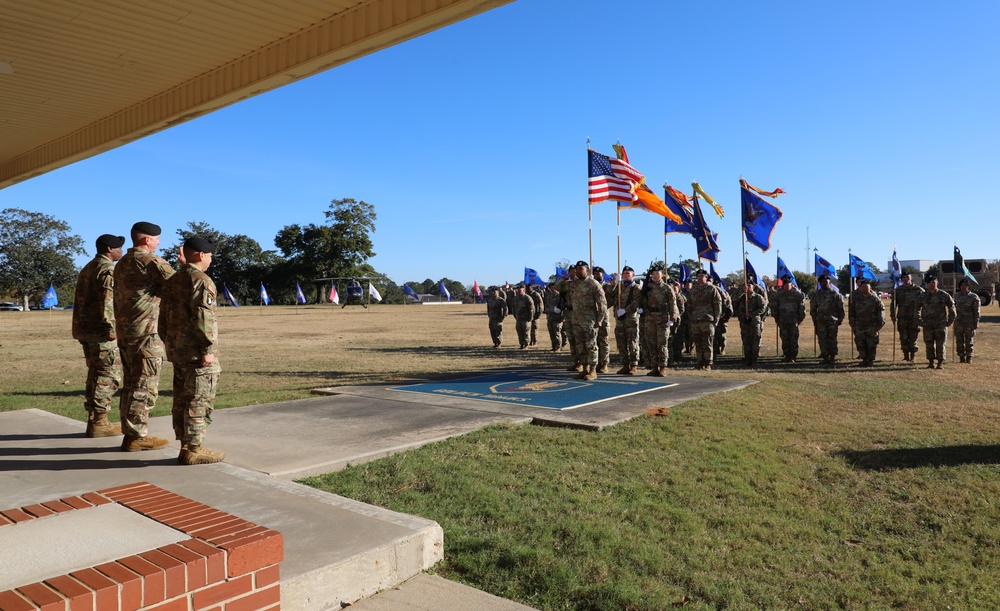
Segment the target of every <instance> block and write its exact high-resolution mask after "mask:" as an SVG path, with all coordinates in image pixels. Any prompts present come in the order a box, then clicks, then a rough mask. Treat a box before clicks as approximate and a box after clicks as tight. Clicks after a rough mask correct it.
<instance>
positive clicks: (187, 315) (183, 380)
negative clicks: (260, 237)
mask: <svg viewBox="0 0 1000 611" xmlns="http://www.w3.org/2000/svg"><path fill="white" fill-rule="evenodd" d="M214 250H215V244H213V243H212V242H209V241H208V240H206V239H204V238H201V237H197V236H193V237H190V238H188V239H187V240H185V241H184V246H183V252H184V256H183V259H184V260H185V261H186V263H184V264H183V265H182V266H181V269H180V271H179V272H177V273H176V274H174V275H173V276H171V277H170V279H168V280H167V282H166V283H165V284H164V285H163V303H162V307H161V308H160V320H159V330H160V331H161V332H162V333H163V344H164V348H165V349H166V353H167V359H169V360H170V362H171V363H173V365H174V404H173V409H172V410H171V413H172V416H173V424H174V434H175V435H176V437H177V439H178V440H179V441H180V442H181V453H180V455H179V456H178V457H177V462H179V463H180V464H182V465H207V464H211V463H216V462H221V461H222V460H223V459H224V458H225V457H226V455H225V454H223V453H222V452H213V451H212V450H210V449H208V448H206V447H205V445H204V441H205V430H206V429H207V428H208V425H210V424H212V411H213V410H214V408H215V392H216V389H218V387H219V374H220V373H221V372H222V365H221V364H220V363H219V324H218V321H217V320H216V317H215V304H216V289H215V283H214V282H213V281H212V279H211V278H209V277H208V274H206V273H205V271H206V270H208V268H209V266H210V265H211V264H212V252H213V251H214Z"/></svg>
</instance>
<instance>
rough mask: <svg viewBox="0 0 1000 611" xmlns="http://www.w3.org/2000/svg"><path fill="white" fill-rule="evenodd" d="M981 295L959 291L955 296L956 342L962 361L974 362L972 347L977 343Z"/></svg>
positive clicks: (959, 357)
mask: <svg viewBox="0 0 1000 611" xmlns="http://www.w3.org/2000/svg"><path fill="white" fill-rule="evenodd" d="M981 305H982V304H981V302H980V301H979V295H977V294H975V293H973V292H971V291H970V292H969V294H967V295H966V294H964V293H962V292H961V291H959V293H958V295H956V296H955V343H956V345H957V346H958V359H959V361H960V362H962V363H971V362H972V348H973V346H974V345H975V343H976V329H978V328H979V310H980V306H981Z"/></svg>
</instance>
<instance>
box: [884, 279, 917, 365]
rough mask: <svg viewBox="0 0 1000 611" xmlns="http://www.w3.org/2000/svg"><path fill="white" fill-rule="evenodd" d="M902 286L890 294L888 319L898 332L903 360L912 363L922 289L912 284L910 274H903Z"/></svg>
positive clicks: (915, 345) (915, 348) (915, 349)
mask: <svg viewBox="0 0 1000 611" xmlns="http://www.w3.org/2000/svg"><path fill="white" fill-rule="evenodd" d="M900 279H901V280H902V281H903V284H901V285H899V286H898V287H896V289H895V290H894V291H893V292H892V301H890V302H889V317H890V318H891V319H892V322H894V323H896V325H897V329H898V330H899V347H900V348H901V349H902V350H903V360H904V361H912V360H913V357H914V356H916V354H917V336H918V335H920V320H919V317H918V316H917V310H918V309H919V304H920V298H921V295H923V294H924V289H922V288H920V287H919V286H917V285H916V284H913V277H912V276H911V275H910V272H903V273H902V276H900Z"/></svg>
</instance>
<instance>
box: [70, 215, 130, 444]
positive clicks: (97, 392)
mask: <svg viewBox="0 0 1000 611" xmlns="http://www.w3.org/2000/svg"><path fill="white" fill-rule="evenodd" d="M124 244H125V238H124V237H123V236H115V235H111V234H107V233H106V234H104V235H102V236H101V237H99V238H97V254H96V255H95V256H94V258H93V259H91V261H90V262H89V263H87V264H86V265H85V266H84V267H83V269H82V270H81V271H80V276H79V277H78V278H77V281H76V297H75V298H74V300H73V338H74V339H76V340H77V341H79V342H80V345H81V346H82V347H83V356H84V358H85V359H86V362H87V386H86V391H85V392H84V400H83V407H84V408H85V409H86V410H87V437H117V436H118V435H121V434H122V429H121V426H120V425H117V424H112V423H111V421H110V420H108V410H110V409H111V400H112V398H113V397H114V395H115V392H117V391H118V389H119V388H120V387H121V383H122V361H121V356H120V355H119V351H118V342H117V337H118V336H117V330H116V328H115V309H114V286H115V280H114V269H115V267H114V263H115V261H118V260H119V259H121V258H122V246H123V245H124Z"/></svg>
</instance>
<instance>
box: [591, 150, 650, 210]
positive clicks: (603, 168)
mask: <svg viewBox="0 0 1000 611" xmlns="http://www.w3.org/2000/svg"><path fill="white" fill-rule="evenodd" d="M587 170H588V173H589V174H590V178H589V187H590V203H592V204H597V203H600V202H603V201H605V200H608V199H610V200H614V201H617V202H631V201H632V200H633V196H632V184H633V183H632V182H631V181H629V180H628V178H629V177H631V176H634V175H638V176H639V179H638V180H635V182H639V181H640V180H641V179H642V174H639V172H636V171H635V168H633V167H632V166H630V165H629V164H627V163H625V162H624V161H619V160H618V159H611V158H610V157H608V156H607V155H602V154H600V153H598V152H597V151H590V150H588V151H587ZM619 172H621V174H619Z"/></svg>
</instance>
